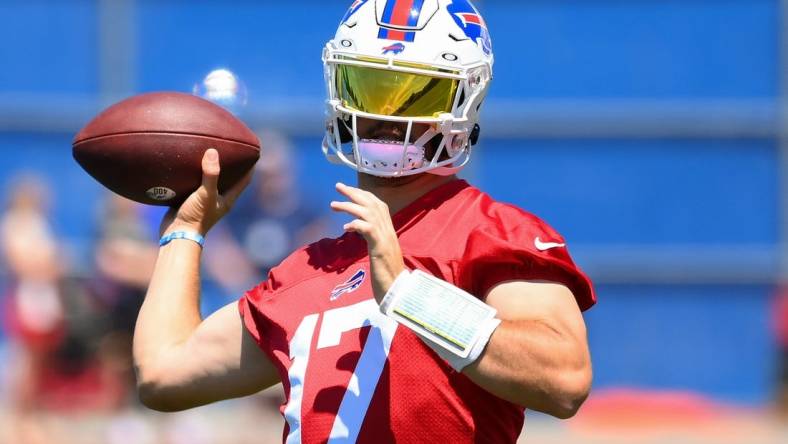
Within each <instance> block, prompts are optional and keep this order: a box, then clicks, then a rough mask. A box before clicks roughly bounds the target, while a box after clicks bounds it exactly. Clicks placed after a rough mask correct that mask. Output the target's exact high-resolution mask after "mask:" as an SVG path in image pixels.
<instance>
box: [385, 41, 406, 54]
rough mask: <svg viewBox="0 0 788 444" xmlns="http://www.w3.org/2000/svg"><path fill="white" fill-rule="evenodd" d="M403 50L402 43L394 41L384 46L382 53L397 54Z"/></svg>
mask: <svg viewBox="0 0 788 444" xmlns="http://www.w3.org/2000/svg"><path fill="white" fill-rule="evenodd" d="M404 50H405V45H403V44H402V43H395V44H393V45H389V46H384V47H383V55H386V54H389V53H391V54H394V55H397V54H399V53H401V52H402V51H404Z"/></svg>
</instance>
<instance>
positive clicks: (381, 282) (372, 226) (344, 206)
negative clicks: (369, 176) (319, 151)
mask: <svg viewBox="0 0 788 444" xmlns="http://www.w3.org/2000/svg"><path fill="white" fill-rule="evenodd" d="M337 191H339V192H340V193H341V194H343V195H345V196H346V197H347V198H348V199H350V202H336V201H334V202H331V209H332V210H334V211H342V212H345V213H348V214H350V215H351V216H353V217H355V218H356V219H355V220H353V221H351V222H348V223H346V224H345V226H344V227H343V228H344V229H345V231H353V232H356V233H359V234H360V235H362V236H363V237H364V239H366V241H367V248H368V249H369V261H370V274H371V275H372V290H373V291H374V292H375V299H376V300H377V301H378V303H380V301H382V300H383V296H385V295H386V292H387V291H388V290H389V287H391V284H392V283H393V282H394V279H396V278H397V276H399V274H400V273H401V272H402V271H403V270H405V263H404V262H403V260H402V251H401V250H400V246H399V239H397V232H396V231H395V230H394V226H393V225H392V223H391V215H390V214H389V208H388V206H387V205H386V204H385V203H384V202H383V201H382V200H380V199H378V198H377V197H376V196H375V195H374V194H372V193H370V192H369V191H364V190H361V189H359V188H354V187H351V186H348V185H345V184H342V183H338V184H337Z"/></svg>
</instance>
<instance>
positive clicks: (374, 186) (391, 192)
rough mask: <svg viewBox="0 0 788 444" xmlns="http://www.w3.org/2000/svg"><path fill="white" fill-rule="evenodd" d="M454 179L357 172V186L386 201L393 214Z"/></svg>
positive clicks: (453, 177)
mask: <svg viewBox="0 0 788 444" xmlns="http://www.w3.org/2000/svg"><path fill="white" fill-rule="evenodd" d="M455 179H457V176H454V175H452V176H437V175H434V174H428V173H424V174H416V175H413V176H406V177H397V178H388V177H376V176H370V175H368V174H359V175H358V187H359V188H361V189H363V190H367V191H369V192H371V193H373V194H374V195H375V196H377V197H378V198H379V199H380V200H382V201H383V202H386V205H388V206H389V211H390V212H391V214H394V213H396V212H397V211H399V210H401V209H403V208H405V207H406V206H408V205H409V204H410V203H411V202H413V201H415V200H416V199H418V198H419V197H421V196H423V195H424V194H426V193H427V192H429V191H432V190H433V189H435V188H437V187H439V186H441V185H443V184H445V183H448V182H451V181H453V180H455Z"/></svg>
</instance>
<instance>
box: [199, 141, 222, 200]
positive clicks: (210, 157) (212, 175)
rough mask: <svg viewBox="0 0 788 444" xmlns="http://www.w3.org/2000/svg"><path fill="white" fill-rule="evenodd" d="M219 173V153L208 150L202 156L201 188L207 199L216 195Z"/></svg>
mask: <svg viewBox="0 0 788 444" xmlns="http://www.w3.org/2000/svg"><path fill="white" fill-rule="evenodd" d="M219 172H220V167H219V152H218V151H216V150H215V149H213V148H209V149H208V150H207V151H206V152H205V154H203V156H202V186H203V188H204V189H205V191H206V192H207V193H208V196H209V197H214V198H215V197H216V196H217V195H218V191H217V185H218V183H219Z"/></svg>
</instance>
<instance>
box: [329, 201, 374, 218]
mask: <svg viewBox="0 0 788 444" xmlns="http://www.w3.org/2000/svg"><path fill="white" fill-rule="evenodd" d="M331 209H332V210H334V211H342V212H345V213H348V214H350V215H351V216H355V217H357V218H359V219H364V220H369V210H368V209H367V208H365V207H364V206H362V205H359V204H357V203H353V202H337V201H333V202H331Z"/></svg>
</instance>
